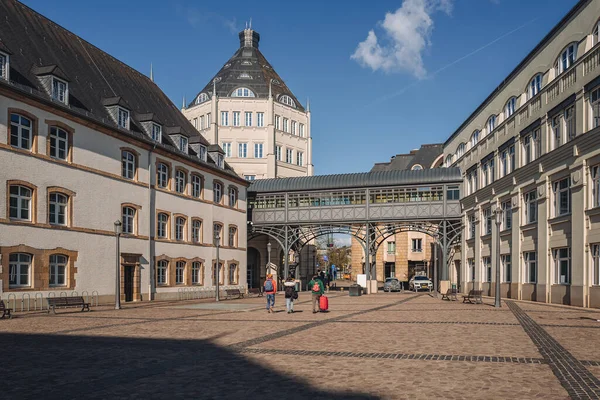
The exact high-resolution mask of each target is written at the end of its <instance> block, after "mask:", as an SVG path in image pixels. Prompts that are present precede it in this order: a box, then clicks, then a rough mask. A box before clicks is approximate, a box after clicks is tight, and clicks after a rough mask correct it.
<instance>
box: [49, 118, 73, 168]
mask: <svg viewBox="0 0 600 400" xmlns="http://www.w3.org/2000/svg"><path fill="white" fill-rule="evenodd" d="M68 152H69V134H68V133H67V131H65V130H64V129H60V128H57V127H55V126H53V127H51V128H50V157H52V158H58V159H59V160H66V159H67V155H68Z"/></svg>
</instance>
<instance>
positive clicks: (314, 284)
mask: <svg viewBox="0 0 600 400" xmlns="http://www.w3.org/2000/svg"><path fill="white" fill-rule="evenodd" d="M308 287H309V288H311V292H312V305H313V314H314V313H317V312H319V311H320V308H319V300H321V296H322V295H323V293H324V292H325V289H324V287H323V281H322V280H320V279H319V277H318V275H313V277H312V280H311V281H310V282H308Z"/></svg>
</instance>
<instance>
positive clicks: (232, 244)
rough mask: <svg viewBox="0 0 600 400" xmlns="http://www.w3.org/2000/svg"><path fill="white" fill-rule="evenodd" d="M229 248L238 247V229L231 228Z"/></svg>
mask: <svg viewBox="0 0 600 400" xmlns="http://www.w3.org/2000/svg"><path fill="white" fill-rule="evenodd" d="M228 244H229V247H236V245H237V227H235V226H231V225H230V226H229V241H228Z"/></svg>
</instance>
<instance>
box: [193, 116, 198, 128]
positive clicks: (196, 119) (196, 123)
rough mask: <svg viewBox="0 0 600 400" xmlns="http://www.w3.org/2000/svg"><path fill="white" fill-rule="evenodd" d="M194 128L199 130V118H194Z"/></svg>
mask: <svg viewBox="0 0 600 400" xmlns="http://www.w3.org/2000/svg"><path fill="white" fill-rule="evenodd" d="M192 121H193V124H194V128H196V129H198V118H194V119H193V120H192Z"/></svg>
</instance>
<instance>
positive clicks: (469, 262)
mask: <svg viewBox="0 0 600 400" xmlns="http://www.w3.org/2000/svg"><path fill="white" fill-rule="evenodd" d="M467 265H468V267H469V274H470V276H471V281H473V282H475V259H474V258H469V259H468V260H467Z"/></svg>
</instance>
